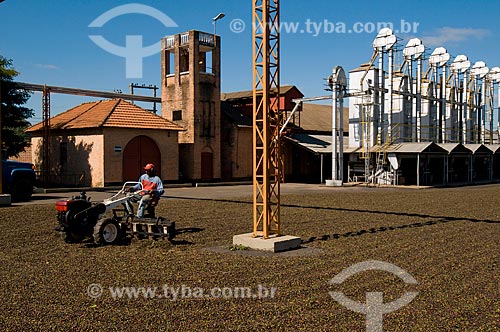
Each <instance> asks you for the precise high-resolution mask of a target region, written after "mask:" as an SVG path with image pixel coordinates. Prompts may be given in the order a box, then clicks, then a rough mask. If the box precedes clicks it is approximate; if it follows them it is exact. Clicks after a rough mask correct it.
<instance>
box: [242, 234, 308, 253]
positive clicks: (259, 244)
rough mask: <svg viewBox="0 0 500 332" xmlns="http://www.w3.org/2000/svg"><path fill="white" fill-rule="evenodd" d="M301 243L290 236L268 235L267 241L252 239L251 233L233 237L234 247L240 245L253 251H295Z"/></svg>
mask: <svg viewBox="0 0 500 332" xmlns="http://www.w3.org/2000/svg"><path fill="white" fill-rule="evenodd" d="M301 243H302V240H301V239H300V237H297V236H291V235H281V236H276V235H270V236H269V238H268V239H264V238H263V237H262V236H260V237H254V236H253V233H245V234H240V235H234V236H233V244H234V245H241V246H245V247H248V248H251V249H255V250H264V251H272V252H279V251H286V250H292V249H297V248H299V247H300V244H301Z"/></svg>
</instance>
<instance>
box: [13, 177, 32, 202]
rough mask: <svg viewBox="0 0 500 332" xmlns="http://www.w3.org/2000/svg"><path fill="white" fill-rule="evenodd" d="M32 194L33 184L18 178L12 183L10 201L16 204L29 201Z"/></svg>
mask: <svg viewBox="0 0 500 332" xmlns="http://www.w3.org/2000/svg"><path fill="white" fill-rule="evenodd" d="M32 194H33V182H31V181H30V180H29V179H25V178H18V179H17V180H15V181H14V183H12V188H11V195H12V199H13V200H15V201H18V202H23V201H29V200H30V199H31V195H32Z"/></svg>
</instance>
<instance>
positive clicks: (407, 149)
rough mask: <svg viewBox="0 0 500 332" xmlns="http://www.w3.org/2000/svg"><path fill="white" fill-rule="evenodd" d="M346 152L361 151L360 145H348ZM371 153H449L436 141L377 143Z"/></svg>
mask: <svg viewBox="0 0 500 332" xmlns="http://www.w3.org/2000/svg"><path fill="white" fill-rule="evenodd" d="M344 152H346V153H361V152H362V148H360V147H348V148H346V149H345V150H344ZM370 152H371V153H377V152H387V153H438V154H447V153H448V152H447V151H446V150H445V149H444V148H442V147H440V146H438V145H437V144H436V143H434V142H421V143H397V144H391V145H389V146H385V145H375V146H372V147H371V148H370Z"/></svg>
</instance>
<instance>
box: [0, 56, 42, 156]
mask: <svg viewBox="0 0 500 332" xmlns="http://www.w3.org/2000/svg"><path fill="white" fill-rule="evenodd" d="M17 75H19V73H18V72H17V71H16V70H15V69H14V68H13V67H12V60H10V59H6V58H4V57H3V56H2V55H0V101H1V108H2V109H1V112H2V142H3V148H4V149H5V151H6V154H7V157H11V156H16V155H18V154H19V152H22V151H23V150H24V148H26V147H28V146H29V145H30V138H29V136H28V135H27V134H26V133H25V129H26V128H28V127H29V126H30V123H29V121H28V118H30V117H32V116H33V115H34V111H33V110H32V109H30V108H27V107H24V106H23V105H24V104H26V102H27V101H28V100H29V99H30V94H29V92H28V91H26V90H25V89H20V88H18V87H16V85H15V82H14V77H16V76H17Z"/></svg>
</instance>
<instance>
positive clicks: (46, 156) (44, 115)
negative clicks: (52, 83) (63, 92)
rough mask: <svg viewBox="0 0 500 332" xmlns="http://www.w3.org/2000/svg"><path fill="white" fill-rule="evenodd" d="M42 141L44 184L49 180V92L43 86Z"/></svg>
mask: <svg viewBox="0 0 500 332" xmlns="http://www.w3.org/2000/svg"><path fill="white" fill-rule="evenodd" d="M42 118H43V140H42V146H43V147H42V153H43V154H42V156H43V160H42V180H43V182H44V183H45V184H46V183H48V182H49V179H50V174H49V173H50V90H49V88H48V87H47V86H46V85H45V86H44V87H43V96H42Z"/></svg>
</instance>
